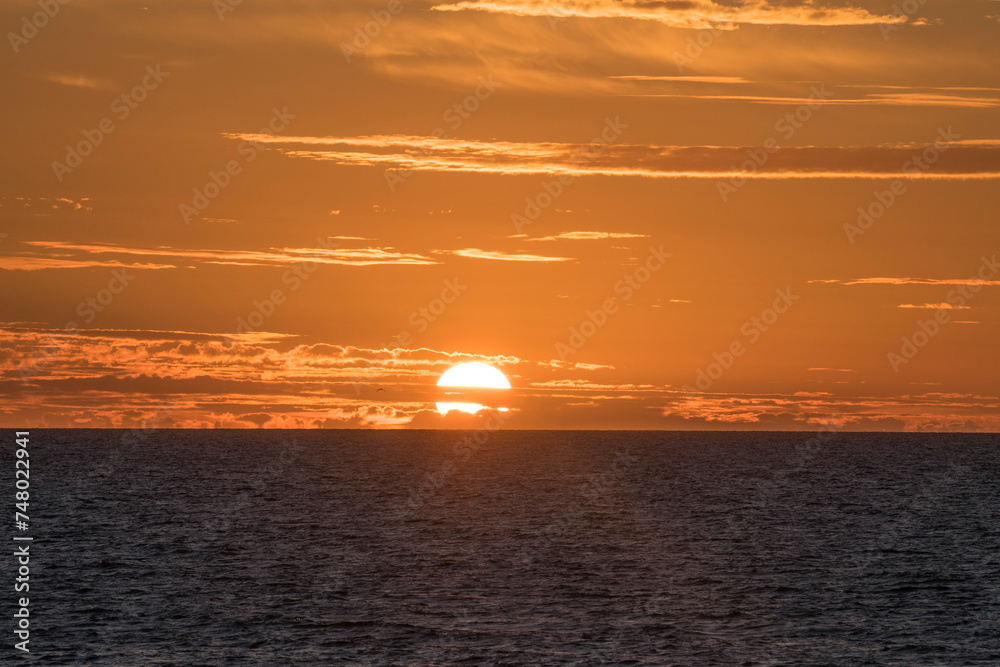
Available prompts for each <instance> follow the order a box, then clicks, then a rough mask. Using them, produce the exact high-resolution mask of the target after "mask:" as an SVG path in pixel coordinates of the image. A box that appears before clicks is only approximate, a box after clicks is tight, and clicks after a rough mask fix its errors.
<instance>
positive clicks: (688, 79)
mask: <svg viewBox="0 0 1000 667" xmlns="http://www.w3.org/2000/svg"><path fill="white" fill-rule="evenodd" d="M608 78H609V79H617V80H619V81H671V82H679V83H752V81H750V80H749V79H744V78H743V77H741V76H695V75H690V76H647V75H643V74H628V75H621V76H610V77H608Z"/></svg>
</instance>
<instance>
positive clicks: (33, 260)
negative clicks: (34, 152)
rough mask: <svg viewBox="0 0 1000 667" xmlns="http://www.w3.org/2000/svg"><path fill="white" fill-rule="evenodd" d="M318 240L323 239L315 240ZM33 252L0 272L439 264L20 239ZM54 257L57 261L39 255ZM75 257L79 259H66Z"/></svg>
mask: <svg viewBox="0 0 1000 667" xmlns="http://www.w3.org/2000/svg"><path fill="white" fill-rule="evenodd" d="M317 240H318V241H323V239H317ZM24 245H27V246H30V247H31V248H32V249H35V248H38V249H41V250H33V251H32V252H33V254H29V255H18V256H10V257H3V258H0V268H5V269H10V270H24V271H31V270H37V269H45V268H84V267H87V266H122V267H124V266H128V267H130V268H157V269H167V268H176V266H175V265H172V264H126V263H123V262H122V261H120V260H117V259H91V257H92V256H95V255H120V256H126V257H128V256H139V257H143V258H145V259H150V258H170V259H172V260H174V261H183V260H188V261H192V262H195V263H201V264H222V265H234V266H281V265H291V264H298V263H300V262H315V263H317V264H338V265H346V266H376V265H383V264H409V265H420V264H439V263H440V262H437V261H435V260H433V259H431V258H429V257H425V256H423V255H419V254H415V253H403V252H396V251H394V250H391V249H388V248H339V247H315V248H270V249H268V250H267V251H255V250H206V249H183V248H163V247H157V248H136V247H131V246H121V245H114V244H110V243H69V242H64V241H25V242H24ZM47 252H48V253H50V254H56V255H57V257H51V256H47V255H46V254H45V253H47ZM67 253H76V254H78V255H80V256H81V257H82V258H66V257H65V255H66V254H67Z"/></svg>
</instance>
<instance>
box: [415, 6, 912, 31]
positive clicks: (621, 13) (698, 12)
mask: <svg viewBox="0 0 1000 667" xmlns="http://www.w3.org/2000/svg"><path fill="white" fill-rule="evenodd" d="M431 9H433V10H437V11H441V12H460V11H480V12H489V13H493V14H509V15H513V16H547V17H553V18H557V19H564V18H590V19H601V18H609V19H610V18H617V19H635V20H640V21H656V22H658V23H662V24H664V25H667V26H671V27H677V28H709V27H715V28H719V29H735V28H736V27H737V26H739V25H740V24H756V25H802V26H837V25H871V24H876V23H903V22H905V21H906V20H907V19H906V17H905V16H879V15H876V14H872V13H870V12H869V11H867V10H865V9H862V8H860V7H850V6H845V7H825V8H824V7H817V6H816V5H814V4H812V3H802V4H780V5H773V4H770V3H768V2H764V1H763V0H746V1H745V2H742V3H739V4H732V5H725V4H718V3H714V2H710V1H709V0H682V1H677V2H644V1H642V0H463V1H462V2H455V3H449V4H439V5H434V6H433V7H431Z"/></svg>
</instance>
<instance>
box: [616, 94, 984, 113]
mask: <svg viewBox="0 0 1000 667" xmlns="http://www.w3.org/2000/svg"><path fill="white" fill-rule="evenodd" d="M628 96H629V97H662V98H671V99H688V100H722V101H729V102H751V103H753V104H777V105H785V106H792V105H802V104H818V103H819V102H817V101H816V98H808V97H781V96H775V95H721V94H720V95H711V94H704V95H694V94H688V93H632V94H630V95H628ZM822 104H823V105H824V106H826V105H832V106H901V107H970V108H979V109H986V108H991V107H998V106H1000V99H998V98H995V97H971V96H965V95H946V94H941V93H868V95H867V96H865V97H854V98H840V99H827V100H823V101H822Z"/></svg>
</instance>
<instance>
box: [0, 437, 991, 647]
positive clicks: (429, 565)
mask: <svg viewBox="0 0 1000 667" xmlns="http://www.w3.org/2000/svg"><path fill="white" fill-rule="evenodd" d="M9 439H10V440H11V445H12V446H11V447H5V448H4V450H5V454H4V460H5V465H7V470H8V471H9V473H7V474H6V475H5V478H7V479H8V483H9V485H10V494H9V495H10V496H11V503H12V504H13V483H14V482H13V480H14V477H13V470H14V463H13V455H12V454H11V453H10V452H11V451H12V449H13V440H14V435H13V431H11V432H10V434H9ZM998 445H1000V438H998V436H997V435H995V434H994V435H968V434H873V433H838V434H832V433H827V434H823V437H817V435H816V434H811V433H746V432H741V433H735V432H734V433H719V432H715V433H704V432H596V431H590V432H581V431H558V432H553V431H530V432H529V431H502V430H499V431H492V432H490V431H478V432H458V431H451V432H442V431H377V432H373V431H268V430H253V431H172V430H140V429H137V430H32V431H31V444H30V448H31V459H30V460H31V505H30V512H29V514H30V516H31V529H30V533H31V535H32V536H33V537H34V541H33V542H32V543H31V553H32V558H31V590H30V600H31V601H30V608H31V630H32V632H31V643H30V647H31V653H30V654H29V655H24V656H21V655H15V654H16V653H18V652H16V651H14V650H13V648H12V646H13V644H14V642H15V641H17V639H16V638H15V635H14V634H13V622H12V621H10V620H8V623H7V625H8V626H10V627H9V628H2V631H3V633H4V634H5V635H6V636H7V637H8V641H9V646H8V647H5V648H4V649H3V653H4V654H5V661H9V662H10V663H11V664H13V659H14V658H15V657H16V658H20V659H27V660H29V661H31V660H34V661H40V662H42V663H43V664H51V665H70V664H90V663H95V664H108V665H156V664H164V665H166V664H171V665H285V664H306V665H308V664H315V665H988V664H989V665H995V664H1000V481H998V480H1000V447H998ZM11 511H12V512H13V509H12V510H11ZM9 533H10V534H16V531H14V529H13V527H11V528H10V529H9ZM12 544H13V543H12ZM3 560H4V568H5V571H4V576H5V577H6V579H7V581H8V582H10V581H12V580H13V577H14V576H15V574H14V572H13V568H14V565H13V564H12V561H13V559H12V558H10V557H8V558H5V559H3ZM7 590H8V594H7V595H6V596H3V597H2V602H0V603H2V604H3V605H4V607H3V611H4V614H5V616H6V618H8V619H11V614H13V611H14V602H15V598H16V596H15V595H14V593H13V592H12V590H11V589H10V588H8V589H7Z"/></svg>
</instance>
